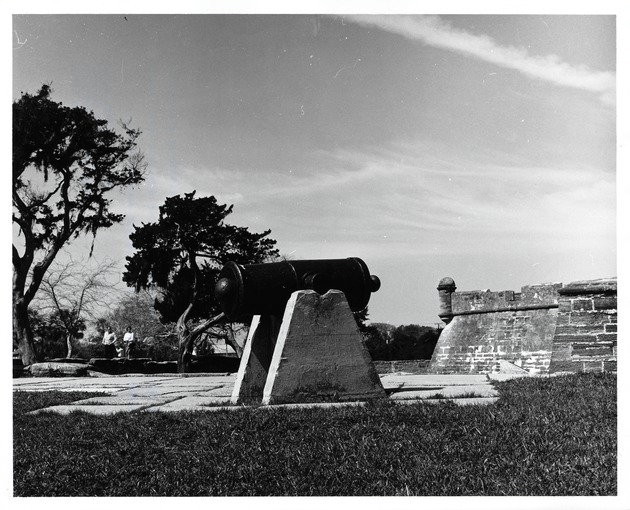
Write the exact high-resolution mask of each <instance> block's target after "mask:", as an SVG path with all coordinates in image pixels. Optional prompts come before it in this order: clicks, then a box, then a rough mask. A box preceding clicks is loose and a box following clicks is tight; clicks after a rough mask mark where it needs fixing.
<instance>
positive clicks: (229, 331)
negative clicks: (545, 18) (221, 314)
mask: <svg viewBox="0 0 630 510" xmlns="http://www.w3.org/2000/svg"><path fill="white" fill-rule="evenodd" d="M226 332H227V335H226V338H225V342H226V343H227V344H228V345H229V346H230V347H232V349H234V352H235V353H236V355H237V356H238V357H239V358H242V357H243V348H242V347H241V346H240V345H239V344H238V342H237V341H236V338H235V337H234V330H233V329H232V325H231V324H228V325H227V327H226Z"/></svg>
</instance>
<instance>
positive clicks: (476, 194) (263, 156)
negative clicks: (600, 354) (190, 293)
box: [11, 10, 618, 325]
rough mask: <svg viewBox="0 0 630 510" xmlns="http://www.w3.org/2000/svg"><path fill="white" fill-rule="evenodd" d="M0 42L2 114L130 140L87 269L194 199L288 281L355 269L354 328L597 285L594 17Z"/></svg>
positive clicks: (601, 254)
mask: <svg viewBox="0 0 630 510" xmlns="http://www.w3.org/2000/svg"><path fill="white" fill-rule="evenodd" d="M22 12H24V11H22ZM118 12H122V11H118ZM311 12H317V11H311ZM327 12H331V11H327ZM348 12H350V11H348ZM354 12H357V13H358V12H360V11H359V10H356V11H354ZM11 25H12V26H11V29H12V32H13V46H12V53H11V58H12V85H11V88H12V96H13V99H14V100H15V99H17V98H18V97H19V96H20V95H21V93H22V92H29V93H34V92H36V91H37V90H38V88H39V87H41V85H42V84H44V83H50V84H52V89H53V95H52V98H53V99H54V100H56V101H60V102H62V103H63V104H65V105H67V106H75V105H76V106H84V107H86V108H87V109H88V110H93V111H94V114H95V115H96V116H97V117H98V118H104V119H107V120H108V121H110V123H111V124H112V125H114V126H115V125H116V123H117V121H118V120H119V119H123V120H129V119H131V124H132V127H136V128H139V129H140V130H141V131H142V136H141V137H140V139H139V146H140V148H141V149H142V151H143V152H144V153H145V155H146V161H147V162H148V169H147V172H148V173H147V176H146V181H145V182H144V183H143V184H142V185H141V186H139V187H136V188H135V189H128V190H126V191H125V192H124V193H121V194H115V195H113V196H112V198H113V200H114V202H113V209H114V210H115V211H116V212H120V213H123V214H125V215H126V218H125V220H124V221H123V222H122V223H121V224H119V225H116V226H115V227H112V228H110V229H108V230H107V231H102V232H100V233H99V234H98V236H97V238H96V244H95V250H94V253H95V256H96V257H97V258H100V259H104V258H108V259H112V260H116V261H119V262H120V267H121V270H122V268H123V266H124V259H125V257H126V256H130V255H132V253H133V247H132V245H131V242H130V240H129V234H130V233H131V232H132V231H133V225H140V224H141V223H142V222H152V221H156V220H157V218H158V208H159V206H160V205H162V204H163V203H164V200H165V198H166V197H168V196H173V195H177V194H183V193H188V192H191V191H193V190H196V192H197V195H198V196H202V195H204V196H205V195H214V196H216V197H217V199H218V200H219V201H220V202H222V203H228V204H234V212H233V214H232V215H231V216H230V217H229V221H231V222H232V223H234V224H236V225H242V226H247V227H249V228H250V230H253V231H256V232H261V231H263V230H266V229H271V231H272V233H271V237H272V238H273V239H275V240H276V241H277V248H278V249H279V250H280V252H281V254H282V255H284V256H287V257H288V258H290V259H317V258H345V257H360V258H362V259H363V260H364V261H365V262H366V264H367V265H368V267H369V269H370V271H371V273H372V274H375V275H377V276H378V277H379V278H380V279H381V282H382V286H381V289H380V290H379V291H378V292H377V293H375V294H374V295H373V296H372V298H371V300H370V304H369V319H370V320H371V321H372V322H389V323H391V324H394V325H401V324H412V323H413V324H435V323H438V322H439V318H438V315H437V314H438V299H437V290H436V287H437V285H438V282H439V281H440V279H442V278H443V277H445V276H450V277H452V278H453V279H454V280H455V282H456V284H457V288H458V290H475V289H491V290H494V291H500V290H515V291H518V290H520V288H521V287H522V286H524V285H530V284H536V283H545V282H563V283H565V284H567V283H569V282H572V281H575V280H583V279H595V278H607V277H613V276H617V240H616V232H617V230H616V229H617V212H616V211H617V205H618V204H617V199H616V196H617V174H616V157H617V153H616V146H617V138H616V136H617V133H616V120H617V117H616V112H617V98H616V75H617V69H616V19H615V16H614V15H509V14H502V15H492V14H490V15H481V14H475V15H454V14H444V15H440V14H432V15H420V14H413V15H411V14H386V15H373V14H346V13H343V14H336V15H317V14H295V15H289V14H277V15H272V14H264V15H253V14H251V15H227V14H180V15H172V14H164V15H155V14H153V15H149V14H95V15H78V14H57V15H52V14H43V15H33V14H14V15H13V16H12V19H11ZM89 247H90V240H84V241H82V242H79V243H76V244H74V245H72V247H71V248H70V250H71V251H72V254H73V256H74V257H75V258H80V257H82V256H85V257H87V254H88V251H89Z"/></svg>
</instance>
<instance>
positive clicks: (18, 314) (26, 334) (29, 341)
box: [13, 296, 39, 367]
mask: <svg viewBox="0 0 630 510" xmlns="http://www.w3.org/2000/svg"><path fill="white" fill-rule="evenodd" d="M13 338H14V341H15V343H16V344H17V347H18V349H19V351H20V356H21V357H22V364H23V365H24V366H25V367H26V366H28V365H32V364H33V363H36V362H37V361H39V356H38V352H37V349H36V348H35V342H34V339H33V332H32V331H31V325H30V322H29V320H28V306H26V305H25V304H24V299H23V298H22V297H16V296H14V297H13Z"/></svg>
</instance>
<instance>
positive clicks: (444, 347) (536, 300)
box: [428, 278, 617, 374]
mask: <svg viewBox="0 0 630 510" xmlns="http://www.w3.org/2000/svg"><path fill="white" fill-rule="evenodd" d="M438 293H439V298H440V313H439V315H440V318H441V319H442V320H443V321H444V322H445V323H446V324H447V325H446V327H445V328H444V330H443V331H442V334H441V335H440V339H439V340H438V343H437V345H436V347H435V350H434V352H433V357H432V359H431V363H430V365H429V369H428V371H429V373H473V374H484V373H518V372H521V373H529V374H548V373H554V372H560V371H571V372H577V371H593V370H597V371H599V370H614V369H616V346H617V336H616V335H617V333H616V328H617V298H616V294H617V282H616V279H615V278H611V279H606V280H589V281H584V282H574V283H571V284H569V285H567V286H566V287H564V286H563V285H562V284H561V283H548V284H539V285H528V286H525V287H522V288H521V291H520V292H514V291H510V290H506V291H500V292H492V291H489V290H475V291H465V292H456V286H455V282H454V281H453V280H452V279H451V278H444V279H442V280H441V281H440V284H439V285H438Z"/></svg>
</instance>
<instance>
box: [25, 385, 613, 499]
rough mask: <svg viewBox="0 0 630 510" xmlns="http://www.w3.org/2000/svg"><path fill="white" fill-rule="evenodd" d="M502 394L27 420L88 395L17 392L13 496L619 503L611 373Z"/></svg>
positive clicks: (502, 390)
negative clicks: (592, 499) (503, 498)
mask: <svg viewBox="0 0 630 510" xmlns="http://www.w3.org/2000/svg"><path fill="white" fill-rule="evenodd" d="M497 388H498V389H499V391H500V395H501V398H500V400H499V402H498V403H496V404H494V405H489V406H479V407H477V406H467V407H458V406H455V405H454V404H450V403H440V404H416V405H395V404H392V403H389V402H384V403H376V404H369V405H367V406H365V407H347V408H337V409H302V410H287V409H270V410H264V411H263V410H258V411H256V410H254V409H242V410H238V411H217V412H207V413H206V412H179V413H148V412H140V413H132V414H117V415H113V416H93V415H88V414H85V413H81V412H77V413H73V414H72V415H69V416H60V415H56V414H52V413H44V414H39V415H27V414H26V413H27V412H28V411H30V410H33V409H39V408H42V407H45V406H48V405H54V404H62V403H67V402H70V401H73V400H76V399H78V398H80V397H83V396H85V395H84V394H76V393H74V394H69V393H62V392H47V393H21V392H17V393H15V394H14V411H13V412H14V430H13V434H14V495H15V496H247V495H252V496H263V495H275V496H280V495H292V496H307V495H318V496H341V495H346V496H353V495H357V496H358V495H364V496H381V495H382V496H386V495H390V496H393V495H419V496H438V495H448V496H457V495H477V496H490V495H510V496H533V495H538V496H562V495H566V496H588V495H600V496H602V495H616V492H617V403H616V400H617V398H616V397H617V391H616V376H615V374H581V375H568V376H561V377H554V378H540V379H538V378H531V379H517V380H512V381H507V382H503V383H498V384H497ZM90 395H91V396H94V394H90Z"/></svg>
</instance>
